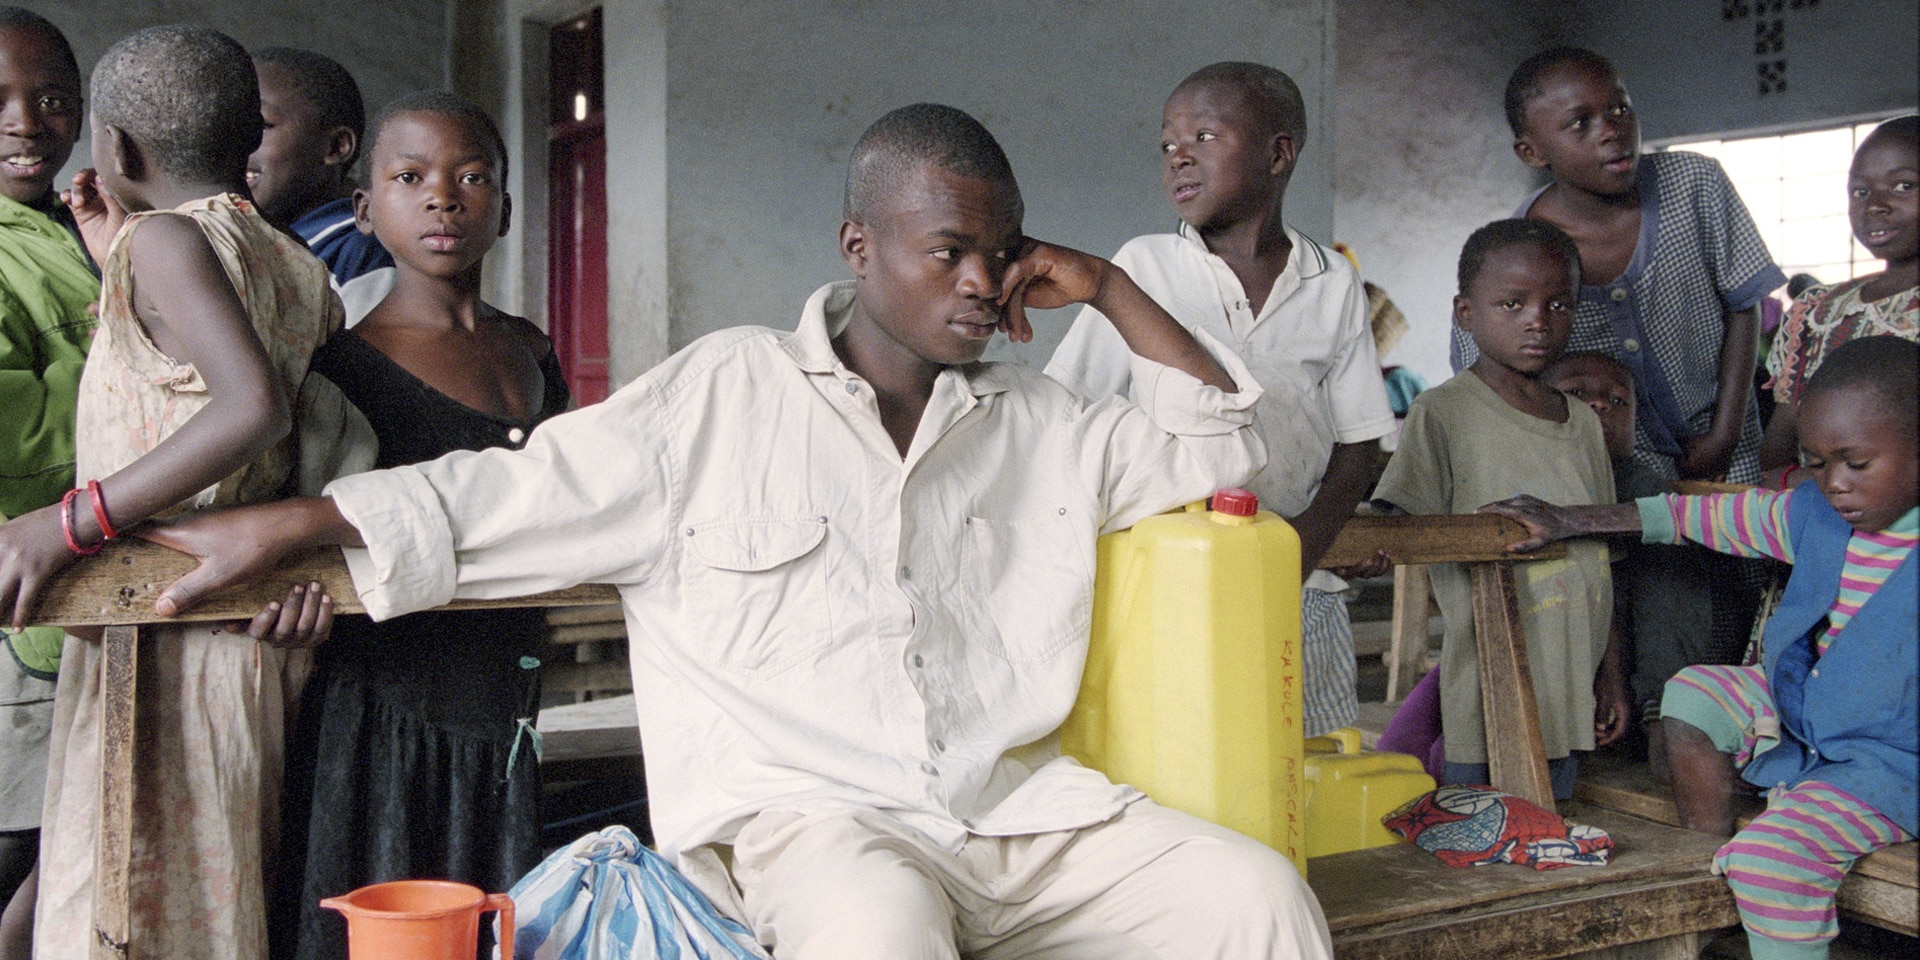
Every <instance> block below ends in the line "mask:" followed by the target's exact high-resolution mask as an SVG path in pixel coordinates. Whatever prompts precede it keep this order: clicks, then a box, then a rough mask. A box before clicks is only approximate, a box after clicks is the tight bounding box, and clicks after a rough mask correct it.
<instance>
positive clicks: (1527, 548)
mask: <svg viewBox="0 0 1920 960" xmlns="http://www.w3.org/2000/svg"><path fill="white" fill-rule="evenodd" d="M1476 512H1478V513H1497V514H1499V515H1501V516H1503V517H1510V518H1512V519H1514V520H1518V521H1519V522H1520V525H1521V526H1523V527H1526V528H1527V532H1528V533H1529V534H1532V536H1530V537H1528V538H1527V539H1525V540H1522V541H1520V542H1519V543H1510V544H1508V545H1507V550H1508V551H1509V552H1512V553H1529V552H1532V551H1534V550H1538V549H1540V548H1541V547H1544V546H1546V545H1547V544H1549V543H1552V542H1554V541H1555V540H1565V539H1567V538H1569V537H1580V536H1593V535H1603V534H1620V533H1639V532H1640V509H1639V508H1638V507H1636V506H1634V505H1633V504H1632V503H1615V504H1608V505H1606V506H1599V507H1559V506H1555V505H1553V504H1551V503H1548V502H1546V501H1545V500H1542V499H1540V498H1539V497H1531V496H1521V497H1514V498H1513V499H1511V500H1501V501H1498V502H1496V503H1489V504H1487V505H1486V506H1484V507H1481V508H1480V509H1479V510H1478V511H1476Z"/></svg>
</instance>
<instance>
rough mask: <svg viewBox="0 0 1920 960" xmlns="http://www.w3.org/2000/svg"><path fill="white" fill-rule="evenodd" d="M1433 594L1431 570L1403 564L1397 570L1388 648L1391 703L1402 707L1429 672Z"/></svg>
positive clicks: (1388, 685)
mask: <svg viewBox="0 0 1920 960" xmlns="http://www.w3.org/2000/svg"><path fill="white" fill-rule="evenodd" d="M1432 600H1433V591H1432V590H1431V589H1429V587H1428V584H1427V566H1426V564H1423V563H1403V564H1400V565H1399V566H1396V567H1394V568H1393V627H1392V629H1391V631H1390V635H1391V637H1392V640H1391V642H1390V644H1389V646H1388V648H1387V702H1388V703H1399V702H1400V701H1402V700H1405V699H1406V698H1407V693H1408V691H1411V690H1412V689H1413V685H1414V684H1416V683H1419V682H1420V675H1421V674H1422V673H1424V672H1426V668H1427V619H1428V617H1429V613H1428V605H1429V604H1430V603H1432Z"/></svg>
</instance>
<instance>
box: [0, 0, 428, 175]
mask: <svg viewBox="0 0 1920 960" xmlns="http://www.w3.org/2000/svg"><path fill="white" fill-rule="evenodd" d="M24 6H26V7H28V8H30V9H33V10H35V11H37V12H38V13H40V14H41V15H42V16H45V17H46V18H47V19H49V20H52V21H53V22H54V23H55V24H56V25H58V26H59V27H60V30H61V32H63V33H65V34H66V35H67V40H68V42H70V43H72V44H73V52H74V55H75V56H76V57H78V58H79V60H80V71H81V73H82V74H89V73H91V72H92V71H93V64H94V61H96V60H98V59H99V58H100V55H101V54H102V53H105V52H106V51H107V48H108V47H110V46H112V45H113V43H114V41H116V40H118V39H120V38H121V37H123V36H126V35H127V34H129V33H132V32H133V31H135V30H139V29H141V28H143V27H151V26H158V25H160V24H167V23H196V24H201V25H203V26H209V27H213V28H215V29H217V30H220V31H222V32H224V33H226V34H227V35H228V36H231V37H233V38H234V39H235V40H238V41H240V43H241V44H242V45H244V46H245V47H247V49H249V50H251V49H254V48H256V47H304V48H306V49H309V50H317V51H319V52H321V53H324V54H326V55H327V56H330V57H332V58H334V59H335V60H338V61H340V63H342V64H343V65H345V66H346V68H347V69H348V70H349V71H350V72H352V74H353V77H354V80H355V81H357V82H358V83H359V84H360V94H361V96H362V97H363V98H364V99H365V100H366V101H367V109H368V112H369V113H371V112H372V111H373V109H375V108H376V107H378V106H379V105H380V104H382V103H385V102H387V101H388V100H390V99H392V98H394V97H396V96H399V95H400V94H402V93H406V92H408V91H410V90H419V89H423V88H434V87H442V86H445V85H446V82H447V13H446V10H447V7H446V0H379V2H378V3H356V4H352V5H351V6H348V5H345V4H339V3H318V2H314V0H61V2H59V3H42V2H39V0H27V2H26V3H25V4H24ZM87 157H88V151H87V138H86V135H85V134H82V135H81V137H80V146H79V147H78V148H77V149H75V150H74V155H73V161H72V162H71V163H69V164H68V172H69V173H71V172H72V171H75V170H79V169H80V168H81V167H84V166H86V164H87ZM62 182H64V179H63V180H62Z"/></svg>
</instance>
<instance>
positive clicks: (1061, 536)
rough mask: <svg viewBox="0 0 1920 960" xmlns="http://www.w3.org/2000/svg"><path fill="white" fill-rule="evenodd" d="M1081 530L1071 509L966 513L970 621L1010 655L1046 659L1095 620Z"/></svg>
mask: <svg viewBox="0 0 1920 960" xmlns="http://www.w3.org/2000/svg"><path fill="white" fill-rule="evenodd" d="M1084 539H1085V533H1084V531H1076V530H1075V529H1074V527H1073V525H1072V521H1071V520H1070V519H1069V518H1068V517H1066V516H1055V515H1046V516H1042V517H1038V518H1034V519H1030V520H1024V521H1020V522H1008V521H1001V520H987V519H984V518H981V517H968V518H967V521H966V526H965V530H964V533H963V538H962V540H961V557H962V567H961V575H960V583H961V586H962V588H963V589H964V591H965V592H966V594H967V598H966V605H967V606H968V608H969V609H971V610H973V611H975V616H974V617H973V620H974V622H973V623H972V624H970V626H971V627H973V628H974V629H976V630H978V631H980V632H981V634H982V639H983V640H984V641H985V642H986V644H987V646H988V648H989V649H991V650H992V651H993V652H994V653H996V654H998V655H1000V656H1002V657H1005V658H1006V659H1007V660H1008V661H1009V662H1012V663H1027V664H1032V663H1043V662H1045V661H1047V660H1051V659H1053V658H1054V657H1055V656H1057V655H1058V654H1059V653H1060V652H1061V651H1062V650H1065V649H1067V648H1068V647H1069V646H1071V645H1073V644H1074V643H1075V642H1076V641H1083V640H1085V639H1086V637H1087V631H1088V629H1089V628H1090V627H1091V626H1092V617H1093V572H1092V567H1091V564H1090V562H1089V561H1088V559H1087V558H1086V556H1085V544H1084V543H1082V542H1081V541H1082V540H1084Z"/></svg>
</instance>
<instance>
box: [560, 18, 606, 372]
mask: <svg viewBox="0 0 1920 960" xmlns="http://www.w3.org/2000/svg"><path fill="white" fill-rule="evenodd" d="M547 42H548V51H547V56H548V59H547V63H548V66H549V70H550V73H549V77H550V79H549V81H548V97H547V100H548V109H547V157H548V161H547V163H548V168H547V216H548V220H547V223H548V225H549V231H550V234H549V236H550V240H549V244H548V253H547V330H548V332H549V334H550V335H551V336H552V337H553V348H554V352H555V353H556V354H557V355H558V356H559V359H560V368H561V370H563V371H564V372H565V373H566V376H567V384H568V386H570V387H571V388H572V390H573V397H574V401H575V402H576V403H577V404H578V405H580V406H586V405H587V404H590V403H598V402H599V401H601V400H605V399H606V398H607V392H608V384H609V381H608V370H607V360H608V354H609V351H608V348H607V126H606V83H605V77H604V69H603V66H602V64H603V62H604V59H603V55H602V49H603V47H602V33H601V16H600V9H599V8H598V7H596V8H594V9H593V10H590V11H588V12H586V13H583V14H581V15H580V16H578V17H574V18H572V19H569V20H567V21H564V22H562V23H559V24H556V25H555V26H554V27H553V28H552V30H551V31H549V33H548V41H547Z"/></svg>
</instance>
